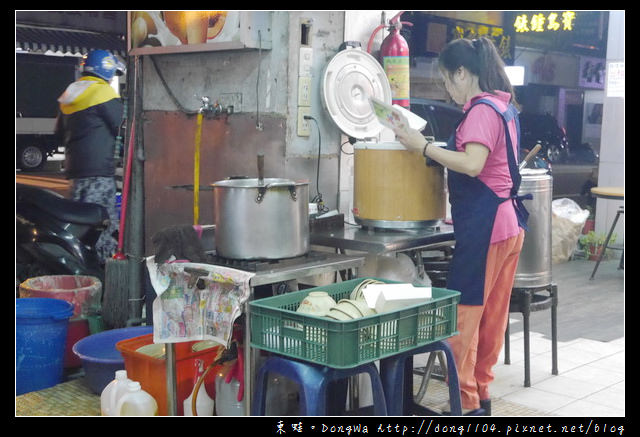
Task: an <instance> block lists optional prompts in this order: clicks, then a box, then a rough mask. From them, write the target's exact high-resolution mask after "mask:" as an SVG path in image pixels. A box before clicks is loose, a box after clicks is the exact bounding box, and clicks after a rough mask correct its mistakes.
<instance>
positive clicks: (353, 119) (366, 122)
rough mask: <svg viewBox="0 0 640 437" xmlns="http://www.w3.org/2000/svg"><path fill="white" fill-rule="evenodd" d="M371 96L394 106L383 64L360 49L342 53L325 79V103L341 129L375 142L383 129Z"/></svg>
mask: <svg viewBox="0 0 640 437" xmlns="http://www.w3.org/2000/svg"><path fill="white" fill-rule="evenodd" d="M369 96H372V97H375V98H377V99H379V100H382V101H383V102H386V103H388V104H391V87H390V85H389V80H388V79H387V76H386V75H385V72H384V69H383V68H382V66H381V65H380V63H379V62H378V61H377V60H376V59H375V58H374V57H373V56H371V55H370V54H369V53H367V52H365V51H363V50H361V49H359V48H347V49H345V50H342V51H340V52H338V53H337V54H336V55H335V56H334V57H333V58H332V59H331V61H329V63H328V64H327V66H326V68H325V71H324V76H323V78H322V100H323V104H324V106H325V109H326V110H327V112H328V113H329V115H330V116H331V118H332V119H333V121H334V123H335V124H336V125H337V126H338V128H339V129H340V130H341V131H342V132H344V134H345V135H348V136H350V137H353V138H357V139H364V138H372V137H375V136H376V135H378V134H379V133H380V131H382V129H383V127H384V126H382V125H381V124H380V123H379V122H378V119H377V118H376V116H375V115H374V113H373V109H372V108H371V105H370V104H369Z"/></svg>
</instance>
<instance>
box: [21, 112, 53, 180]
mask: <svg viewBox="0 0 640 437" xmlns="http://www.w3.org/2000/svg"><path fill="white" fill-rule="evenodd" d="M55 124H56V119H55V118H44V117H40V118H39V117H22V116H21V114H19V113H18V114H16V168H19V169H21V170H22V171H37V170H40V169H42V167H44V165H45V163H46V162H47V157H50V156H53V154H54V153H57V152H58V139H57V138H56V137H55V133H54V131H55Z"/></svg>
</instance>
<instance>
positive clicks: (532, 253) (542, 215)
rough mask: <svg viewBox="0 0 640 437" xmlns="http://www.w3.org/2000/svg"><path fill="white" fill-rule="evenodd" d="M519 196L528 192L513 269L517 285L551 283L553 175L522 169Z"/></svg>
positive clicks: (542, 171)
mask: <svg viewBox="0 0 640 437" xmlns="http://www.w3.org/2000/svg"><path fill="white" fill-rule="evenodd" d="M520 174H521V176H522V182H521V183H520V189H519V190H518V194H519V195H524V194H528V193H531V194H532V195H533V199H531V200H525V201H524V202H523V203H524V205H525V207H526V208H527V210H528V211H529V221H528V223H527V224H528V227H529V231H528V232H527V233H526V234H525V237H524V245H523V247H522V252H521V253H520V260H519V262H518V269H517V271H516V277H515V282H514V284H513V286H514V287H516V288H538V287H544V286H546V285H549V284H551V200H552V199H551V197H552V191H553V190H552V189H553V178H552V177H551V175H550V174H548V172H547V170H545V169H523V170H521V171H520Z"/></svg>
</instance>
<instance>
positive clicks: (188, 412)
mask: <svg viewBox="0 0 640 437" xmlns="http://www.w3.org/2000/svg"><path fill="white" fill-rule="evenodd" d="M195 367H196V372H195V376H194V378H193V390H191V394H190V395H189V396H188V397H187V398H186V399H185V400H184V401H183V403H182V407H183V408H184V413H183V415H184V416H193V408H192V406H191V403H192V402H193V392H194V391H195V389H196V384H197V383H198V380H199V379H200V378H201V377H202V374H203V373H204V361H202V360H196V361H195ZM213 406H214V402H213V399H211V397H210V396H209V394H208V393H207V389H206V388H205V386H204V382H203V383H202V384H200V388H199V389H198V398H197V399H196V413H197V414H198V416H213Z"/></svg>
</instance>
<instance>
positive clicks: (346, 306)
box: [333, 299, 362, 319]
mask: <svg viewBox="0 0 640 437" xmlns="http://www.w3.org/2000/svg"><path fill="white" fill-rule="evenodd" d="M333 308H334V309H336V310H340V311H342V312H343V313H346V314H347V315H349V316H351V318H352V319H358V318H360V317H362V313H361V312H360V310H359V309H358V307H356V306H355V305H352V304H351V302H349V301H348V300H346V299H343V300H341V301H340V302H338V305H336V306H335V307H333Z"/></svg>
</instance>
